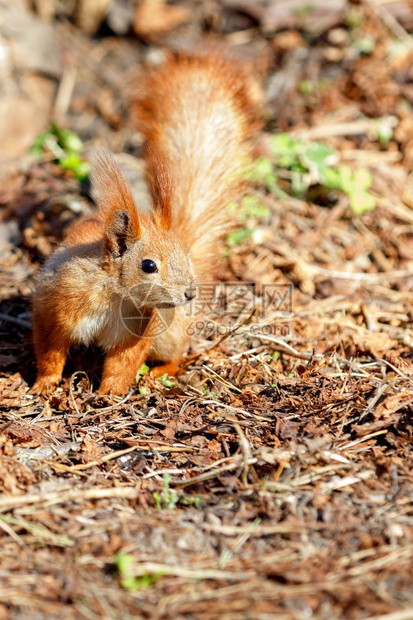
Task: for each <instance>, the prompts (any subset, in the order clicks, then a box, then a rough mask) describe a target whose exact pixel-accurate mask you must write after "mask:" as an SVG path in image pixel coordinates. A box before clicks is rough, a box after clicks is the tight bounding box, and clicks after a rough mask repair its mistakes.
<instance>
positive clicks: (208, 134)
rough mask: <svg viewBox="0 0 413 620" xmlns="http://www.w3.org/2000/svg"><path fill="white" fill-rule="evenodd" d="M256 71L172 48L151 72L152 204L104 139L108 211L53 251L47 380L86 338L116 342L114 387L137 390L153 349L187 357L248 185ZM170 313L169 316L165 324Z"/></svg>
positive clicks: (43, 315)
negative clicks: (133, 186)
mask: <svg viewBox="0 0 413 620" xmlns="http://www.w3.org/2000/svg"><path fill="white" fill-rule="evenodd" d="M246 83H247V81H246V80H245V79H244V78H243V75H242V72H241V71H240V68H239V67H238V66H235V67H234V66H232V64H231V63H229V62H228V61H225V60H223V59H222V58H221V57H220V56H218V55H209V56H207V57H203V58H189V57H180V58H178V59H174V58H172V57H169V59H168V60H167V62H166V63H165V64H164V65H163V66H161V67H157V68H154V69H152V70H151V71H149V72H148V75H147V77H146V79H145V80H144V82H143V85H142V88H141V90H140V92H139V93H138V95H137V96H136V98H135V100H134V112H135V118H136V123H137V126H138V128H139V129H140V130H141V131H142V132H143V133H144V135H145V138H146V161H147V165H148V172H149V181H150V189H151V193H152V199H153V206H152V216H150V215H147V214H145V213H143V212H140V211H139V210H138V209H137V208H136V206H135V204H134V201H133V198H132V193H131V190H130V188H129V187H128V185H127V183H126V182H125V180H124V179H123V177H122V174H121V173H120V171H119V169H118V167H117V165H116V163H115V160H114V158H113V157H112V156H111V155H110V154H109V153H107V152H106V151H104V150H99V151H98V152H97V154H96V155H95V156H94V158H93V160H92V167H93V177H92V182H93V187H94V196H95V199H96V202H97V204H98V206H99V211H98V213H97V214H96V215H93V216H91V217H88V218H85V219H83V220H81V221H79V223H78V224H77V226H76V227H75V228H74V230H73V231H72V233H71V234H70V235H69V236H68V237H67V239H66V240H65V241H64V243H63V244H62V245H61V246H60V247H59V248H58V249H57V250H56V252H55V253H54V254H53V255H52V256H51V257H50V259H49V260H48V262H47V263H46V265H45V267H44V269H43V272H42V273H41V275H40V277H39V281H38V284H37V287H36V291H35V294H34V299H33V323H34V341H35V348H36V356H37V367H38V376H37V382H36V384H35V386H34V390H35V391H39V392H43V393H44V392H47V391H49V390H50V389H52V388H53V387H54V386H55V385H56V384H57V383H58V382H59V381H60V379H61V375H62V371H63V366H64V363H65V360H66V357H67V354H68V351H69V348H70V346H71V344H73V343H76V342H78V343H83V344H85V345H88V344H91V343H97V344H98V345H100V346H101V347H102V348H103V349H104V350H105V352H106V356H105V362H104V369H103V377H102V383H101V388H100V389H101V391H103V392H110V391H112V392H113V393H116V394H123V393H125V392H126V391H127V389H128V388H129V387H130V386H131V385H132V384H133V382H134V379H135V377H136V374H137V371H138V369H139V367H140V366H141V365H142V364H143V363H144V362H145V360H150V361H154V362H158V363H159V362H160V363H163V364H165V366H164V368H165V369H167V371H168V372H171V371H173V370H176V369H177V366H178V364H179V363H180V361H181V359H182V356H183V354H184V350H185V347H186V344H187V341H188V336H187V333H186V332H187V323H188V317H187V316H186V314H185V311H184V309H183V305H184V304H185V303H187V301H188V300H189V299H191V298H192V296H193V292H192V291H193V287H194V281H195V278H196V277H199V276H200V275H201V273H203V272H205V268H207V271H208V270H209V271H211V269H212V267H211V265H212V258H214V257H216V255H217V254H218V243H219V239H220V238H221V236H222V235H223V234H224V233H225V232H227V231H228V229H229V227H230V226H231V214H230V212H229V210H228V209H227V206H228V203H229V202H230V201H233V200H235V199H237V198H238V196H239V195H240V192H241V191H242V178H241V177H242V171H243V169H244V168H245V165H246V164H247V161H248V157H249V147H248V137H249V136H250V134H251V133H252V131H253V130H254V129H255V128H256V126H255V125H254V122H253V119H252V115H251V109H250V105H249V97H248V92H247V87H246ZM148 261H151V262H149V267H148ZM153 263H155V266H156V270H155V271H153V270H152V267H153ZM148 269H149V271H148ZM125 317H126V321H125ZM160 319H162V320H163V321H164V322H165V324H167V325H169V327H168V329H167V330H166V331H164V332H161V333H155V332H153V331H152V330H153V328H154V327H155V326H156V325H157V323H159V321H160ZM160 372H161V370H160Z"/></svg>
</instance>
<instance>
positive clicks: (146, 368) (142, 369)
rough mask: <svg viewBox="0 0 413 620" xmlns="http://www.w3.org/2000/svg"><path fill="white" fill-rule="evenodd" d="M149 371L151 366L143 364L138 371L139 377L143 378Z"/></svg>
mask: <svg viewBox="0 0 413 620" xmlns="http://www.w3.org/2000/svg"><path fill="white" fill-rule="evenodd" d="M149 370H150V368H149V366H147V365H146V364H142V366H141V367H140V368H139V370H138V375H139V376H140V377H142V376H143V375H144V374H145V373H146V372H148V371H149Z"/></svg>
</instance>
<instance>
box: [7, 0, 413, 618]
mask: <svg viewBox="0 0 413 620" xmlns="http://www.w3.org/2000/svg"><path fill="white" fill-rule="evenodd" d="M327 4H328V6H327V5H326V3H325V2H324V1H321V0H314V2H312V3H311V5H309V4H308V3H305V2H303V1H302V0H301V1H299V0H290V1H288V0H273V2H269V3H266V2H263V1H262V0H258V1H256V2H251V0H239V1H237V0H222V1H221V2H218V1H217V2H215V1H212V2H200V1H195V0H187V1H185V2H181V1H179V2H176V3H174V4H166V3H163V2H159V3H153V2H152V3H151V2H149V1H147V2H141V3H139V4H138V3H135V2H128V1H127V0H115V1H113V2H110V1H106V2H105V1H101V2H87V1H86V0H83V1H78V2H77V3H75V2H73V3H62V2H58V1H57V0H56V1H54V0H47V1H46V0H45V1H43V0H37V1H34V2H33V3H27V4H26V3H25V2H23V1H22V2H16V3H15V5H14V6H13V7H12V8H11V7H10V5H9V3H7V2H6V3H2V2H0V59H1V61H0V78H1V79H0V116H1V120H0V141H1V145H2V152H1V155H0V209H1V211H0V215H1V221H0V278H1V280H0V281H1V297H0V407H1V409H0V549H1V553H0V619H1V620H3V619H4V620H6V619H8V618H19V619H20V618H21V619H23V618H24V619H26V618H30V619H32V618H33V619H37V618H62V619H63V618H65V619H66V618H67V619H72V618H73V619H75V618H76V619H77V618H87V619H95V618H96V619H97V618H107V619H111V618H122V619H127V618H173V619H174V620H175V619H197V618H199V619H202V620H209V619H210V620H213V619H215V618H222V619H226V620H233V619H244V618H245V619H248V618H250V619H257V620H269V619H272V618H277V619H280V620H304V619H306V618H318V619H323V620H335V619H341V618H346V619H347V618H348V619H361V618H375V619H376V620H378V619H384V618H385V619H387V620H408V619H412V618H413V587H412V581H413V450H412V434H413V419H412V404H413V392H412V379H413V361H412V350H413V314H412V302H413V270H412V268H413V243H412V240H413V175H412V165H413V113H412V106H413V69H412V67H413V62H412V61H413V39H412V33H413V7H412V5H411V3H410V2H409V1H408V0H366V1H364V2H363V1H360V2H350V1H347V0H331V1H330V2H329V3H327ZM207 44H208V45H211V44H214V45H218V46H222V45H225V46H226V47H227V48H228V50H229V51H228V53H229V54H232V55H233V56H234V57H236V58H238V59H241V60H243V61H244V62H245V64H246V65H247V66H249V67H250V68H251V69H252V70H253V72H254V75H255V77H256V78H257V80H258V82H259V86H257V90H256V99H257V114H258V115H259V116H260V117H261V119H262V121H263V130H262V132H261V133H260V136H259V138H258V140H257V144H256V151H257V155H260V156H261V157H262V156H264V159H263V160H262V161H265V162H267V165H268V162H269V161H271V162H272V166H273V167H272V168H271V170H270V172H268V171H267V173H265V174H261V175H258V177H259V178H257V177H256V178H255V179H253V182H252V184H251V188H250V191H249V196H250V197H252V202H251V198H250V206H251V204H252V205H253V208H252V209H250V211H249V213H248V214H247V216H245V217H244V220H243V221H242V223H240V224H239V230H238V234H235V236H232V237H231V241H230V239H228V245H229V247H228V248H227V249H226V251H225V253H224V255H223V257H222V267H221V273H220V278H221V280H222V281H223V282H224V284H223V285H222V286H221V292H220V295H221V296H226V298H227V300H228V299H229V300H231V295H234V291H238V293H239V291H241V293H242V294H241V297H242V299H243V300H244V301H245V299H246V298H248V299H249V301H251V300H253V305H252V306H251V305H248V304H246V306H242V307H241V308H240V306H239V304H238V305H237V304H235V305H232V306H231V304H229V305H230V312H229V313H228V312H227V313H226V316H223V314H225V313H221V315H222V316H220V312H219V308H221V306H219V308H218V310H217V312H215V314H214V315H213V316H212V318H211V317H210V320H209V322H208V324H207V325H206V326H205V325H204V324H202V321H199V320H198V319H197V318H196V317H195V322H194V329H193V331H194V335H193V339H192V343H191V348H190V350H189V352H188V355H187V359H186V363H185V366H184V368H183V369H182V372H181V373H180V374H179V376H178V377H176V378H174V379H172V378H170V377H169V378H168V377H165V378H164V379H163V380H162V381H159V380H155V379H154V378H153V377H152V376H151V374H150V373H149V372H145V373H144V374H143V376H142V377H141V378H140V381H139V384H138V385H137V386H136V388H135V389H133V390H132V391H131V392H130V393H129V394H128V395H127V396H126V397H125V398H116V397H113V398H111V397H109V396H102V395H99V394H98V393H97V392H96V391H94V389H95V388H96V386H97V384H98V381H99V374H100V367H101V363H102V358H101V355H100V353H99V351H96V350H91V349H88V350H81V349H74V350H73V351H72V354H71V357H70V360H69V362H68V364H67V366H66V369H65V373H64V380H63V382H62V384H61V386H60V387H59V388H57V389H56V390H55V392H54V393H53V395H52V396H51V397H50V398H49V399H47V400H42V399H40V398H39V397H35V396H33V395H31V394H30V393H29V389H30V387H31V386H32V384H33V381H34V378H35V360H34V354H33V347H32V340H31V305H30V298H31V294H32V291H33V289H34V286H35V282H36V274H37V273H38V270H39V269H40V268H41V265H42V264H43V263H44V260H45V259H46V258H47V256H49V255H50V253H51V252H52V250H53V248H54V247H56V244H57V242H58V241H59V240H60V239H61V238H62V236H63V235H64V233H65V231H66V230H67V229H68V227H69V226H70V224H71V223H72V222H73V221H75V219H76V218H78V217H79V215H81V214H84V213H89V212H91V211H92V210H93V208H94V206H93V203H92V201H91V199H90V198H89V191H88V185H87V183H83V184H81V183H80V182H79V181H78V180H77V179H76V178H75V176H74V174H73V169H69V170H68V169H64V168H63V167H62V165H59V158H58V157H57V156H56V153H55V152H52V151H51V150H50V149H49V150H48V149H47V148H45V149H44V150H43V152H42V153H41V154H40V155H39V154H37V155H34V154H30V153H29V151H28V149H29V147H30V145H31V144H32V143H33V142H34V140H35V138H36V137H37V136H38V134H39V133H40V132H41V131H44V130H46V129H47V127H48V123H49V120H50V119H54V120H55V122H56V123H57V125H58V127H60V128H63V129H69V130H71V131H73V132H75V133H76V134H77V135H78V136H79V137H80V138H81V140H82V141H83V143H84V148H85V150H87V149H88V148H89V147H91V146H94V145H97V144H101V145H104V146H106V147H108V148H110V149H111V150H113V151H114V152H115V153H117V154H118V161H119V163H120V165H121V166H122V167H123V170H124V171H125V174H126V175H127V176H128V178H129V179H130V181H131V184H132V186H133V189H134V192H135V194H136V195H137V199H141V200H147V190H146V188H145V184H144V181H143V179H144V174H143V163H142V160H141V159H140V156H141V151H142V148H141V147H142V139H141V136H140V135H139V134H137V133H136V132H135V131H134V130H133V127H132V125H131V122H130V120H129V118H128V105H127V102H128V96H129V94H130V92H132V90H133V84H134V83H135V82H134V80H137V79H139V75H140V72H142V71H144V70H145V69H144V67H145V63H147V62H156V61H158V60H159V59H161V58H162V54H163V49H164V48H165V47H169V48H171V49H172V50H174V51H180V50H186V51H192V50H196V49H199V46H200V45H201V46H204V45H207ZM285 132H288V133H289V134H290V135H291V136H292V138H293V139H294V140H295V141H296V142H295V144H297V143H300V144H313V145H314V144H318V143H319V141H321V142H322V143H325V144H327V145H329V146H330V147H332V148H334V149H335V153H336V156H337V158H338V162H339V163H338V165H339V166H348V167H349V169H350V170H351V171H352V174H353V173H354V172H355V171H360V170H362V171H364V172H363V174H364V173H365V172H366V174H367V173H369V174H370V176H371V187H369V188H368V200H370V201H372V202H373V204H372V205H371V206H374V208H373V209H371V210H365V211H363V210H362V209H360V210H361V211H363V212H361V213H360V212H358V211H357V208H354V205H353V204H352V200H354V195H353V194H352V193H351V191H350V190H349V191H347V192H346V191H340V190H337V189H335V188H331V187H330V188H328V189H326V187H324V188H323V187H322V182H320V179H319V178H318V179H316V180H315V181H314V179H313V181H311V182H308V183H307V186H306V187H305V188H304V189H305V191H302V193H301V194H300V192H299V191H297V187H296V186H294V183H297V182H298V181H299V182H304V183H305V182H306V179H307V180H308V178H309V175H310V176H311V174H313V173H314V170H313V169H312V168H311V166H310V165H309V166H308V168H307V169H301V168H300V166H298V168H297V167H296V168H294V166H293V165H292V164H291V165H286V164H285V161H284V163H283V162H282V161H280V160H277V159H276V158H275V159H274V155H273V154H271V152H270V146H269V145H270V144H271V143H272V142H271V140H272V139H273V138H272V136H274V135H278V134H280V133H285ZM317 148H318V147H317ZM304 168H305V166H304ZM354 178H355V177H354ZM297 180H298V181H297ZM356 184H357V183H356ZM360 184H361V185H363V184H362V181H360ZM360 184H359V185H360ZM359 185H357V188H356V190H355V191H356V194H355V201H356V203H357V201H358V200H364V199H365V198H366V193H364V190H363V187H364V186H363V187H362V188H361V190H360V186H359ZM294 187H295V189H294ZM357 192H358V193H357ZM358 204H359V203H358ZM257 205H259V206H258V207H257ZM244 206H245V203H244ZM352 206H353V209H352V208H351V207H352ZM356 207H357V205H356ZM252 283H254V284H252ZM265 291H267V293H266V292H265ZM268 291H269V292H270V293H271V291H272V293H271V294H272V298H271V299H272V301H273V303H272V305H271V304H269V307H267V308H266V310H265V309H263V307H261V306H259V305H257V302H256V300H257V299H261V301H262V300H263V299H265V295H266V294H267V295H268V294H270V293H268ZM238 293H237V292H235V298H236V300H237V301H239V295H238ZM237 295H238V296H237ZM254 300H255V301H254ZM225 307H226V309H227V310H228V306H225ZM264 310H265V311H264ZM234 324H237V325H238V326H239V327H238V328H237V329H236V330H231V329H229V326H231V325H234Z"/></svg>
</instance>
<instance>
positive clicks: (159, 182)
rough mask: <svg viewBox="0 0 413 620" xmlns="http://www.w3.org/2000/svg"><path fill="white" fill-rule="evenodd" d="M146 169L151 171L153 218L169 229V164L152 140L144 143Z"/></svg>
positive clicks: (170, 208) (170, 221)
mask: <svg viewBox="0 0 413 620" xmlns="http://www.w3.org/2000/svg"><path fill="white" fill-rule="evenodd" d="M146 154H147V161H148V162H149V165H148V170H150V171H152V174H150V175H149V186H150V190H151V195H152V201H153V219H154V221H155V224H158V226H160V227H161V228H163V229H164V230H169V228H170V227H171V223H172V205H171V197H172V182H171V176H170V172H169V168H170V167H169V165H168V161H167V159H166V157H165V155H163V154H161V151H160V150H159V149H157V148H156V146H155V143H154V141H153V140H150V141H148V142H147V145H146Z"/></svg>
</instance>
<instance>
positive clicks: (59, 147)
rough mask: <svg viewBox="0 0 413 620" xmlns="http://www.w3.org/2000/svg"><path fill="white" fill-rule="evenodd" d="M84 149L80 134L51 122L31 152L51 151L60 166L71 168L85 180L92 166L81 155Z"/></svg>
mask: <svg viewBox="0 0 413 620" xmlns="http://www.w3.org/2000/svg"><path fill="white" fill-rule="evenodd" d="M82 149H83V143H82V140H81V139H80V138H79V136H77V135H76V134H75V133H73V132H72V131H69V130H68V129H61V128H60V127H59V126H58V125H56V123H54V122H51V123H50V128H49V129H47V130H46V131H43V132H42V133H41V134H39V135H38V136H37V138H36V139H35V141H34V143H33V144H32V146H31V148H30V153H31V154H32V155H36V156H41V155H43V153H44V152H47V151H49V152H50V153H52V155H53V156H54V159H55V161H56V162H57V163H58V164H59V166H61V167H62V168H63V169H64V170H70V171H71V172H72V174H73V176H74V177H75V178H76V179H78V180H79V181H81V182H84V181H86V180H87V178H88V176H89V172H90V166H89V164H88V163H87V162H86V161H85V160H84V159H83V158H82V156H81V151H82Z"/></svg>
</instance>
